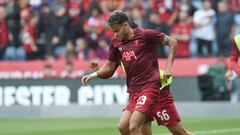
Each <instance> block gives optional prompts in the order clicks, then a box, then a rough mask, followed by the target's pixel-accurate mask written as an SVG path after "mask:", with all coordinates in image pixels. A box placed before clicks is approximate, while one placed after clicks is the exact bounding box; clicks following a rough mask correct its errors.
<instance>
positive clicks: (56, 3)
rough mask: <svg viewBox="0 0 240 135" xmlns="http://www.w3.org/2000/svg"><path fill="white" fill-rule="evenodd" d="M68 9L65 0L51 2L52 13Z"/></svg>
mask: <svg viewBox="0 0 240 135" xmlns="http://www.w3.org/2000/svg"><path fill="white" fill-rule="evenodd" d="M62 7H63V8H66V2H65V0H53V2H51V10H52V11H56V10H58V9H59V8H62Z"/></svg>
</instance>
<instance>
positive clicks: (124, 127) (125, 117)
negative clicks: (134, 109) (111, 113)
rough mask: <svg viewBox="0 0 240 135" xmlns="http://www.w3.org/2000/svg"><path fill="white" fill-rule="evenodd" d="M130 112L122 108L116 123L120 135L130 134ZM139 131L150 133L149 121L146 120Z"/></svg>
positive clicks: (148, 134)
mask: <svg viewBox="0 0 240 135" xmlns="http://www.w3.org/2000/svg"><path fill="white" fill-rule="evenodd" d="M131 115H132V113H131V112H130V111H128V110H124V111H123V113H122V116H121V118H120V121H119V124H118V130H119V132H120V133H121V135H130V131H129V121H130V117H131ZM141 132H142V134H143V135H152V131H151V121H149V122H146V123H144V124H143V125H142V127H141Z"/></svg>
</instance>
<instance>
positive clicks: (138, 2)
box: [127, 0, 145, 15]
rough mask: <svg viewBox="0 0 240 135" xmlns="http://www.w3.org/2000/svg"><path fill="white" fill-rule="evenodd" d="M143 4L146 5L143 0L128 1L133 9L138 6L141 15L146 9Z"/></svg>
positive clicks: (129, 6)
mask: <svg viewBox="0 0 240 135" xmlns="http://www.w3.org/2000/svg"><path fill="white" fill-rule="evenodd" d="M143 5H144V3H143V0H131V1H130V2H129V3H128V5H127V7H128V8H131V9H134V8H137V9H138V10H139V11H140V13H141V15H144V14H145V10H144V6H143Z"/></svg>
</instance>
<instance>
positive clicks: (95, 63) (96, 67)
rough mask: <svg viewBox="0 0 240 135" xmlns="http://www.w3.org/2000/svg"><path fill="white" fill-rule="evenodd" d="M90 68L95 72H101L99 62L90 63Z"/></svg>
mask: <svg viewBox="0 0 240 135" xmlns="http://www.w3.org/2000/svg"><path fill="white" fill-rule="evenodd" d="M89 67H90V68H91V70H92V71H93V72H96V71H98V70H99V64H98V61H96V60H93V61H90V63H89Z"/></svg>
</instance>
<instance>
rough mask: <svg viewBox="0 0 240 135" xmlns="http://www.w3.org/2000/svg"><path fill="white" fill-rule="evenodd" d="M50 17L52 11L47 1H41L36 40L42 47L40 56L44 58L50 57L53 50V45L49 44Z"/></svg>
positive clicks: (50, 35)
mask: <svg viewBox="0 0 240 135" xmlns="http://www.w3.org/2000/svg"><path fill="white" fill-rule="evenodd" d="M52 17H53V13H52V11H51V10H50V7H49V5H48V3H43V4H42V7H41V9H40V17H39V22H38V24H37V30H38V41H37V42H38V44H39V46H40V48H42V57H45V58H47V57H48V58H49V57H51V56H52V52H53V47H52V45H51V37H52V29H51V27H52V23H51V19H52Z"/></svg>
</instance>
